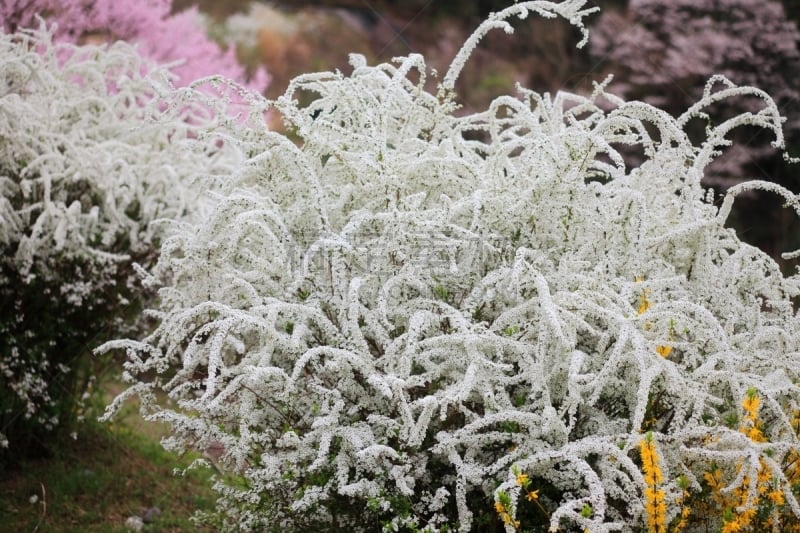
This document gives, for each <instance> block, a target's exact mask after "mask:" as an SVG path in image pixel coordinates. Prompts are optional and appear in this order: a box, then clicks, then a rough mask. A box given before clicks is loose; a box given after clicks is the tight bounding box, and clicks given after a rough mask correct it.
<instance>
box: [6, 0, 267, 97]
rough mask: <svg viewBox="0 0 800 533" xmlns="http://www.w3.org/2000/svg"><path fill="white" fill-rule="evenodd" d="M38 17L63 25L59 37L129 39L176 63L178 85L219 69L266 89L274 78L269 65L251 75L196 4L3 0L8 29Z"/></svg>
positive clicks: (143, 49)
mask: <svg viewBox="0 0 800 533" xmlns="http://www.w3.org/2000/svg"><path fill="white" fill-rule="evenodd" d="M37 16H38V17H42V18H43V19H44V20H45V22H47V23H48V24H52V23H55V24H57V25H58V28H57V30H56V39H58V40H63V41H67V42H74V43H80V42H86V41H98V40H99V41H109V40H124V41H128V42H130V43H135V44H137V45H138V48H139V51H140V52H141V53H142V54H143V55H144V56H145V57H148V58H149V59H152V60H154V61H156V62H158V63H161V64H170V65H173V67H172V72H173V73H174V74H175V76H176V79H175V83H176V85H180V86H183V85H187V84H189V83H191V82H192V81H194V80H196V79H197V78H201V77H204V76H210V75H214V74H218V75H221V76H224V77H226V78H230V79H232V80H234V81H237V82H239V83H242V84H243V85H244V86H245V87H247V88H248V89H251V90H254V91H257V92H262V91H263V90H264V89H265V87H266V86H267V84H268V83H269V75H268V74H267V73H266V71H265V70H264V69H263V68H259V69H257V70H256V71H255V72H253V73H250V74H248V73H247V72H246V71H245V69H244V67H243V66H242V65H241V64H239V63H238V62H237V60H236V51H235V50H234V49H233V48H228V49H227V50H223V49H222V48H220V46H219V45H218V44H217V43H215V42H214V41H212V40H211V39H209V38H208V36H207V35H206V34H205V32H204V30H203V28H202V26H201V25H200V24H199V14H198V12H197V9H196V8H191V9H187V10H185V11H182V12H180V13H177V14H174V15H173V14H170V1H169V0H134V1H133V2H119V1H116V0H3V1H2V2H0V21H2V25H3V29H4V30H5V31H8V32H13V31H16V30H18V29H20V28H25V27H37V26H38V25H39V22H38V20H37Z"/></svg>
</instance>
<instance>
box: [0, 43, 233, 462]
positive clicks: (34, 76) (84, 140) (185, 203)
mask: <svg viewBox="0 0 800 533" xmlns="http://www.w3.org/2000/svg"><path fill="white" fill-rule="evenodd" d="M145 71H147V72H148V74H147V75H142V72H145ZM171 76H172V75H171V74H170V73H169V72H168V71H167V70H164V69H161V68H160V67H157V66H156V65H152V64H145V63H144V60H143V59H141V57H140V56H139V55H138V53H137V52H136V51H135V50H134V49H133V48H132V47H131V46H129V45H127V44H125V43H122V42H120V43H117V44H115V45H113V46H111V47H110V48H97V47H91V46H86V47H77V46H73V45H70V44H53V43H52V31H51V30H46V29H41V30H39V31H35V32H33V31H31V32H20V33H16V34H3V33H0V252H1V253H0V301H2V302H3V303H2V306H0V442H2V444H3V445H4V447H5V448H8V451H7V453H8V454H10V455H18V454H23V453H26V452H27V451H31V450H33V449H36V450H39V449H41V448H42V447H43V446H47V441H48V440H49V439H51V438H52V437H48V436H47V435H48V433H49V432H50V430H52V429H54V428H57V427H64V426H65V425H68V423H69V422H70V421H71V420H74V418H75V416H76V413H75V411H76V409H77V408H78V404H79V403H80V401H81V395H82V394H83V392H84V389H85V387H86V386H87V384H88V382H89V380H90V379H91V374H92V371H91V369H90V368H89V367H91V366H92V362H91V349H92V348H94V347H96V346H97V345H99V344H100V343H101V342H102V341H103V340H107V339H108V338H109V334H110V331H115V332H117V333H115V335H118V334H119V331H120V328H122V327H123V326H124V325H125V324H126V323H127V324H130V323H131V322H132V320H131V315H132V313H133V311H132V309H135V308H136V307H137V305H138V303H137V302H139V301H141V300H142V299H143V294H142V291H141V289H140V288H139V286H138V285H139V284H138V282H136V280H138V276H137V275H136V273H135V271H134V269H133V267H132V265H133V262H139V263H141V264H142V265H144V266H149V265H150V264H151V263H152V261H153V259H154V258H155V256H156V252H157V250H158V247H159V239H160V235H161V232H162V228H163V225H156V224H154V223H155V222H156V221H158V220H159V219H170V220H176V219H182V218H185V217H186V216H187V215H188V214H189V213H193V212H195V211H196V210H197V209H199V207H198V206H196V205H195V204H196V203H197V200H196V198H197V197H198V193H197V192H196V191H194V192H193V190H192V188H191V186H190V181H191V180H195V179H198V178H202V177H206V176H208V177H209V179H210V177H211V176H213V175H215V174H228V173H230V172H231V169H232V168H234V167H233V166H231V165H230V162H231V161H233V160H234V159H235V158H236V157H238V156H236V155H235V150H232V149H231V148H228V147H220V146H218V145H217V142H216V141H215V140H213V139H210V138H208V136H207V135H205V137H204V136H203V132H204V131H206V130H208V128H211V127H212V126H213V124H214V122H215V121H218V119H217V118H214V117H215V116H217V115H215V114H214V113H213V112H212V109H211V108H210V107H208V106H206V104H205V103H204V102H202V101H195V102H193V101H192V99H191V98H190V97H189V96H190V95H191V92H192V90H191V89H185V90H184V91H183V93H176V92H174V90H173V89H172V88H171V85H170V78H171ZM179 100H181V102H180V105H178V102H179ZM219 105H220V106H222V105H223V104H222V102H220V103H219ZM218 115H219V114H218ZM220 116H221V115H220ZM157 117H158V118H157ZM203 138H205V140H203ZM187 144H189V145H191V146H187ZM145 297H146V295H145ZM0 455H2V454H0Z"/></svg>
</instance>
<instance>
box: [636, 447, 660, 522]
mask: <svg viewBox="0 0 800 533" xmlns="http://www.w3.org/2000/svg"><path fill="white" fill-rule="evenodd" d="M639 446H640V454H641V459H642V470H643V471H644V481H645V483H646V485H647V486H646V487H645V489H644V499H645V504H644V509H645V511H646V513H647V528H648V530H649V531H650V533H665V532H666V531H667V494H666V491H664V489H662V488H660V485H661V484H662V483H663V482H664V475H663V474H662V472H661V465H659V457H658V451H657V450H656V447H655V442H653V434H652V433H650V432H648V433H647V435H645V437H644V438H643V439H642V440H641V442H640V443H639Z"/></svg>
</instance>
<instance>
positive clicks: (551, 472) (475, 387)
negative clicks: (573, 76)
mask: <svg viewBox="0 0 800 533" xmlns="http://www.w3.org/2000/svg"><path fill="white" fill-rule="evenodd" d="M584 3H585V2H584V0H567V1H564V2H561V3H552V2H545V1H528V2H520V3H517V4H515V5H513V6H512V7H509V8H507V9H505V10H504V11H502V12H499V13H497V14H495V15H492V16H491V17H490V18H489V19H488V20H487V21H486V22H484V23H483V24H482V25H481V26H480V27H479V29H478V30H477V31H476V32H475V33H474V34H473V36H472V37H471V38H470V39H469V40H468V41H467V43H466V44H465V45H464V47H463V48H462V50H461V52H460V53H459V54H458V56H457V57H456V58H455V60H454V61H453V64H452V66H451V68H450V70H449V71H448V72H447V73H446V75H445V76H444V77H443V78H442V82H441V85H440V87H441V89H440V92H439V93H438V94H430V93H428V92H426V91H425V90H424V85H425V79H426V76H427V75H428V73H427V72H426V67H425V63H424V61H423V58H422V57H419V56H416V55H411V56H409V57H405V58H399V59H398V60H397V61H396V63H394V64H391V65H390V64H384V65H379V66H376V67H370V66H367V65H366V64H365V62H364V60H363V58H361V57H359V56H353V57H352V59H351V63H352V66H353V72H352V74H351V75H349V76H345V75H343V74H340V73H320V74H308V75H304V76H300V77H298V78H297V79H295V80H294V81H293V82H292V83H291V85H290V86H289V88H288V90H287V92H286V94H285V95H284V96H283V97H281V98H279V99H278V100H277V101H276V102H274V107H275V108H277V110H278V111H279V112H280V113H281V114H282V115H283V116H284V118H285V120H286V124H287V127H288V129H289V131H290V134H291V138H287V137H285V136H283V135H281V134H278V133H274V132H265V133H263V135H262V136H261V138H256V137H253V136H249V137H248V138H247V140H246V141H241V142H239V146H240V150H241V151H242V153H246V154H250V155H251V157H250V159H249V160H248V161H247V163H246V164H244V165H243V166H242V167H241V168H239V169H238V170H237V171H236V172H235V173H234V174H233V175H231V176H230V179H229V181H228V182H227V184H225V185H224V186H223V191H222V192H221V199H220V201H219V202H218V203H217V204H216V206H215V208H214V210H213V213H211V214H210V215H209V216H208V217H206V218H205V219H204V220H202V221H201V222H199V223H197V224H194V225H186V226H184V228H183V230H182V231H179V232H176V233H174V234H172V235H171V236H170V237H169V238H167V239H166V240H165V241H164V243H163V244H162V248H161V255H160V257H159V259H158V264H157V265H156V267H155V268H154V269H153V270H152V272H151V274H152V278H149V280H148V281H149V282H150V283H157V282H159V281H160V282H161V283H163V286H162V288H161V289H160V293H159V294H160V300H159V307H158V309H156V310H155V311H154V312H153V315H154V316H155V317H156V318H157V324H156V326H155V327H154V329H153V330H152V331H151V333H150V334H149V335H148V336H146V337H145V338H144V339H143V340H140V341H136V340H116V341H112V342H109V343H107V344H105V345H104V347H102V348H101V350H100V351H101V352H105V351H111V350H120V349H121V350H125V351H126V352H127V356H128V359H127V362H126V364H125V365H126V377H127V379H128V380H129V381H130V383H131V387H130V389H129V390H128V391H126V392H125V393H123V394H122V395H121V396H120V397H118V398H117V400H116V401H115V402H114V403H113V404H112V405H111V406H110V407H109V411H108V415H107V416H111V415H112V414H113V412H114V410H115V409H116V408H118V406H119V405H121V403H122V402H123V401H124V400H125V399H126V398H128V397H131V396H136V395H138V397H139V398H141V401H142V411H143V413H144V414H145V415H146V416H147V417H148V418H150V419H152V420H159V421H164V422H168V423H169V424H171V427H172V431H173V433H172V436H171V437H170V438H169V439H167V440H166V441H165V444H166V445H167V446H170V447H173V448H175V449H178V450H180V449H185V448H187V447H189V448H195V449H198V450H205V451H206V452H208V453H207V455H208V456H209V458H211V459H213V460H215V461H217V462H216V466H217V467H218V468H220V469H221V470H222V471H224V472H226V473H227V474H228V475H227V476H225V477H220V478H219V481H218V483H217V485H216V488H217V490H218V491H219V494H220V499H219V502H218V509H217V511H218V512H217V513H216V520H217V521H218V522H217V523H218V525H219V526H220V527H221V528H223V529H225V530H245V531H255V530H261V531H276V532H277V531H339V530H345V529H350V530H354V531H376V530H381V529H383V530H385V531H431V532H433V531H453V530H458V531H488V530H497V529H501V528H502V527H505V530H506V531H514V530H515V529H525V530H529V531H546V530H550V531H556V530H560V531H592V532H593V533H594V532H605V531H641V530H643V529H644V528H645V527H650V526H652V527H650V530H651V531H665V529H657V528H658V527H661V525H663V524H664V523H668V522H674V521H679V520H681V519H682V518H684V517H683V515H684V512H683V504H684V503H686V501H688V499H687V498H688V497H687V496H686V494H690V495H692V497H696V498H697V499H698V501H700V500H703V499H704V500H703V501H706V500H707V501H708V502H710V504H709V505H711V504H713V501H712V500H711V498H712V490H711V488H709V483H710V482H709V481H708V478H707V476H706V474H708V473H709V472H711V473H712V474H713V476H716V477H713V476H712V478H713V479H720V480H724V484H723V486H722V489H721V491H720V492H714V493H713V494H714V497H716V496H719V497H720V498H724V497H727V496H730V495H733V494H740V493H741V494H744V496H743V499H742V500H741V501H738V500H737V502H736V504H735V505H733V506H732V507H731V508H728V509H725V511H724V512H722V511H720V512H719V513H718V514H716V515H714V514H709V515H708V517H707V518H705V519H702V520H705V521H704V522H702V520H701V519H699V518H698V520H701V521H698V522H697V523H693V525H692V524H690V525H691V526H692V527H696V528H697V529H696V530H700V531H705V529H702V528H703V527H708V528H710V529H709V530H717V529H719V528H721V527H723V526H728V525H730V524H732V523H733V522H732V520H734V518H731V517H732V516H734V515H736V513H740V514H742V515H744V514H745V513H751V512H753V513H754V511H753V509H755V508H756V507H758V506H757V502H758V501H761V500H760V499H759V498H760V496H761V495H762V490H761V487H762V482H763V483H769V484H770V485H769V490H771V491H773V492H774V491H777V492H778V493H779V494H780V496H781V498H782V503H780V504H778V503H774V505H773V507H771V508H769V509H766V511H764V512H767V513H773V514H772V515H769V514H768V515H765V516H767V517H769V516H772V517H773V518H774V521H773V523H776V524H777V523H780V520H784V522H783V523H784V524H790V523H791V520H796V517H798V516H800V505H798V501H797V496H798V494H797V486H796V485H795V486H793V483H796V480H795V478H794V477H793V476H794V475H795V474H792V470H791V465H790V464H789V463H791V462H792V461H793V460H794V459H792V457H796V455H795V454H797V453H798V451H799V450H798V436H797V429H798V427H797V425H798V423H797V419H796V418H795V415H796V413H797V412H798V410H800V388H799V387H798V384H797V380H798V371H799V370H800V356H799V355H798V353H799V352H798V343H799V342H800V336H799V333H800V331H799V330H798V321H797V318H796V314H795V311H794V307H793V302H792V298H794V297H796V296H798V295H799V294H800V291H799V289H800V287H799V286H798V281H799V280H798V277H797V276H791V277H784V276H782V274H781V272H780V271H779V269H778V267H777V266H776V264H775V262H774V261H773V260H772V259H770V258H769V257H768V256H766V255H765V254H764V253H762V252H760V251H759V250H757V249H755V248H753V247H751V246H749V245H747V244H744V243H742V242H741V241H740V240H739V239H738V238H737V236H736V234H735V233H734V232H733V231H732V230H730V229H728V228H726V227H725V221H726V217H727V216H728V214H729V212H730V209H731V205H732V202H733V201H734V198H735V196H736V195H737V194H738V193H740V192H742V191H744V190H747V189H750V188H762V189H766V190H770V191H773V192H774V193H776V194H779V195H782V196H783V197H784V198H785V200H786V203H787V204H788V205H790V206H791V207H792V208H794V209H795V210H798V208H799V206H798V202H797V198H795V197H794V196H793V195H791V194H790V193H789V192H788V191H785V190H784V189H782V188H780V187H778V186H775V185H772V184H769V183H761V182H748V183H744V184H740V185H737V186H734V187H732V188H731V189H730V191H729V192H728V194H727V196H725V198H724V199H722V201H721V203H719V202H716V201H715V199H714V197H713V193H709V192H708V191H707V190H704V189H703V187H702V186H701V178H702V176H703V171H704V169H705V167H706V166H707V165H708V164H709V163H710V162H711V161H713V160H714V158H715V157H717V156H718V154H719V152H720V150H722V149H724V148H725V146H726V145H727V144H728V141H727V140H726V135H727V134H728V133H729V132H730V131H731V130H732V129H734V128H736V127H738V126H742V125H750V126H758V127H762V128H765V129H767V130H768V131H770V132H772V134H774V137H775V140H774V145H775V146H776V147H777V148H781V147H782V143H783V137H782V131H781V123H782V118H781V117H780V114H779V112H778V109H777V108H776V106H775V104H774V102H773V101H772V100H771V99H770V97H769V96H768V95H767V94H765V93H763V92H762V91H760V90H758V89H754V88H750V87H737V86H735V85H733V84H732V83H731V82H729V81H728V80H726V79H725V78H722V77H718V78H713V79H712V80H710V81H709V83H708V85H707V86H706V90H705V92H704V94H703V97H702V99H701V100H700V101H699V102H698V103H697V104H695V105H694V106H692V107H691V108H690V109H688V110H687V111H686V112H685V113H684V114H683V115H681V116H679V117H677V118H675V117H672V116H670V115H668V114H667V113H665V112H662V111H660V110H659V109H657V108H655V107H653V106H651V105H648V104H645V103H642V102H624V101H622V100H620V99H618V98H616V97H614V96H612V95H610V94H606V93H605V91H604V90H603V86H597V88H596V90H595V92H594V94H592V95H590V96H579V95H575V94H568V93H559V94H556V95H555V96H550V95H547V94H545V95H540V94H536V93H533V92H531V91H528V90H525V89H522V88H520V89H519V92H520V97H519V98H514V97H511V96H504V97H500V98H498V99H496V100H495V101H494V102H492V104H491V105H490V106H489V108H488V109H487V110H485V111H483V112H480V113H476V114H471V115H466V116H458V115H457V114H456V113H454V111H455V109H456V105H455V104H454V103H453V102H454V95H453V93H452V87H453V86H454V83H455V80H456V79H457V77H458V74H459V72H460V69H461V67H462V66H463V64H464V62H465V61H466V60H467V59H468V57H469V54H470V52H471V51H472V50H473V48H474V47H475V45H476V44H477V43H478V41H479V40H480V38H481V37H482V36H483V35H484V34H485V33H486V32H488V31H490V30H491V29H494V28H501V29H505V30H509V31H510V26H509V25H508V23H507V22H506V20H505V19H508V18H511V17H514V16H518V17H525V16H527V15H528V14H529V12H533V13H535V14H538V15H542V16H545V17H555V16H562V17H564V18H566V19H568V20H570V21H571V22H572V23H573V24H575V25H577V26H578V27H579V28H581V29H583V26H582V20H583V18H584V17H585V16H586V15H587V14H589V13H590V12H591V11H592V10H586V9H584ZM584 37H585V36H584ZM309 95H311V96H312V97H309ZM735 95H752V96H755V97H758V98H760V99H761V101H762V106H761V108H760V109H759V110H758V112H755V113H747V114H742V115H739V116H734V117H730V118H727V119H724V120H721V121H719V122H718V123H717V124H716V125H715V126H709V129H708V130H707V132H706V136H705V138H704V139H701V140H699V141H696V142H693V141H692V140H691V139H690V138H689V137H688V136H687V134H686V133H685V132H684V127H685V126H686V124H687V123H688V122H689V121H690V120H691V119H692V118H695V117H700V118H704V117H705V116H706V112H707V110H708V108H709V107H711V106H713V105H714V104H715V103H716V102H719V101H721V100H724V99H726V98H729V97H732V96H735ZM301 96H303V98H301ZM600 100H605V102H604V104H603V106H602V107H601V106H600V105H599V103H600ZM298 101H305V102H308V101H311V103H310V104H307V105H306V106H301V105H300V104H298ZM609 109H610V110H609ZM293 141H294V142H293ZM230 142H232V143H236V142H237V140H236V139H235V138H233V139H231V141H230ZM621 146H625V147H626V149H627V148H628V147H630V146H632V147H635V148H638V149H639V150H640V151H641V152H642V155H643V160H644V162H643V163H642V164H641V165H640V166H638V167H636V168H629V167H628V166H626V163H625V161H624V160H623V157H622V156H621V155H620V153H619V151H618V150H619V149H620V147H621ZM160 390H164V391H166V392H167V393H168V396H169V399H170V403H164V402H161V403H159V402H158V400H157V395H156V393H157V392H158V391H160ZM745 398H749V403H747V404H746V405H747V407H746V408H745V410H744V411H742V405H745V404H741V402H742V401H743V399H745ZM757 399H760V401H761V404H760V408H759V406H758V404H757ZM754 405H755V408H754ZM759 409H760V410H759ZM756 411H757V412H756ZM754 412H756V414H755V415H753V414H752V413H754ZM751 415H752V416H751ZM745 430H746V431H745ZM756 430H758V431H756ZM645 432H647V435H648V437H647V439H648V440H647V441H646V442H647V443H648V445H647V446H645V445H644V444H643V434H644V433H645ZM757 437H758V438H757ZM640 449H641V450H640ZM653 450H655V451H653ZM212 451H213V453H211V452H212ZM648 451H649V455H646V452H648ZM765 476H766V478H765ZM764 479H766V481H764ZM654 485H655V486H654ZM523 489H524V490H523ZM742 490H743V492H741V491H742ZM526 491H527V492H526ZM736 491H739V492H736ZM726 495H727V496H726ZM778 499H779V498H778V496H775V499H774V500H772V501H773V502H777V501H778ZM759 505H760V504H759ZM758 512H762V508H761V507H758ZM792 517H795V518H792ZM753 523H754V522H753ZM664 527H665V526H664ZM654 528H655V529H654Z"/></svg>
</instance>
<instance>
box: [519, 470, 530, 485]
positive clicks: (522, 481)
mask: <svg viewBox="0 0 800 533" xmlns="http://www.w3.org/2000/svg"><path fill="white" fill-rule="evenodd" d="M527 484H528V474H526V473H524V472H523V473H521V474H517V485H519V486H520V487H524V486H525V485H527Z"/></svg>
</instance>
